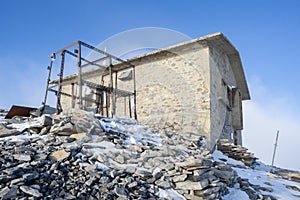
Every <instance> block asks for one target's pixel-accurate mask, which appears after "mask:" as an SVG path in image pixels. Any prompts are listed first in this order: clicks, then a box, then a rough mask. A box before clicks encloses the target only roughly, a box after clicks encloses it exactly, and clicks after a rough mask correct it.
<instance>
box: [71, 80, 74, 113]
mask: <svg viewBox="0 0 300 200" xmlns="http://www.w3.org/2000/svg"><path fill="white" fill-rule="evenodd" d="M74 85H75V84H74V83H71V86H72V102H71V103H72V108H74V107H75V88H74Z"/></svg>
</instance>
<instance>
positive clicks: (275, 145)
mask: <svg viewBox="0 0 300 200" xmlns="http://www.w3.org/2000/svg"><path fill="white" fill-rule="evenodd" d="M278 137H279V131H277V133H276V140H275V144H274V152H273V157H272V165H271V169H270V173H272V172H273V166H274V160H275V153H276V148H277V143H278Z"/></svg>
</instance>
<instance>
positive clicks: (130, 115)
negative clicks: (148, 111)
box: [128, 96, 132, 118]
mask: <svg viewBox="0 0 300 200" xmlns="http://www.w3.org/2000/svg"><path fill="white" fill-rule="evenodd" d="M128 103H129V105H128V107H129V117H130V118H131V117H132V114H131V96H129V101H128Z"/></svg>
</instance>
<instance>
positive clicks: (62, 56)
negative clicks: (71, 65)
mask: <svg viewBox="0 0 300 200" xmlns="http://www.w3.org/2000/svg"><path fill="white" fill-rule="evenodd" d="M64 64H65V51H63V52H61V61H60V72H59V74H58V76H59V81H58V90H57V94H56V97H57V99H56V114H59V113H60V112H61V111H62V107H61V102H60V99H61V90H62V81H63V73H64Z"/></svg>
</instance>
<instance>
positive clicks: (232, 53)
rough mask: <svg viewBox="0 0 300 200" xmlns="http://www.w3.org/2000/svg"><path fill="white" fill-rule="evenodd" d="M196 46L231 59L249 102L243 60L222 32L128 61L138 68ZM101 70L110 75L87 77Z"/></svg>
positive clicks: (120, 66)
mask: <svg viewBox="0 0 300 200" xmlns="http://www.w3.org/2000/svg"><path fill="white" fill-rule="evenodd" d="M194 44H199V45H200V46H209V47H216V48H219V49H221V50H222V51H223V52H224V53H225V54H226V55H227V56H228V59H229V62H230V64H231V67H232V71H233V73H234V76H235V79H236V82H237V86H238V87H239V89H240V92H241V95H242V100H249V99H250V93H249V89H248V85H247V81H246V77H245V73H244V69H243V66H242V62H241V58H240V55H239V52H238V51H237V50H236V48H235V47H234V46H233V45H232V44H231V43H230V41H229V40H228V39H227V38H226V37H225V36H224V35H223V34H222V33H221V32H217V33H214V34H210V35H206V36H203V37H199V38H196V39H193V40H189V41H186V42H182V43H179V44H176V45H173V46H170V47H167V48H162V49H159V50H156V51H153V52H150V53H146V54H142V55H139V56H136V57H133V58H130V59H127V60H126V61H127V62H129V63H131V64H133V65H135V66H138V65H139V64H140V63H143V62H144V61H145V58H147V61H148V62H149V61H151V59H150V58H151V57H157V56H158V55H162V54H163V55H170V54H174V53H172V52H176V50H177V49H178V50H179V49H181V48H185V47H187V46H190V45H194ZM128 68H131V67H130V66H128V65H125V64H124V63H122V62H117V63H114V64H113V70H115V71H121V70H126V69H128ZM97 70H98V71H99V70H101V71H102V72H101V74H102V75H107V74H109V71H108V70H104V72H103V69H99V68H95V69H92V70H90V71H87V72H85V75H89V74H95V72H96V71H97ZM76 77H77V76H76V75H71V76H68V77H65V78H64V80H65V81H68V80H74V79H75V78H76Z"/></svg>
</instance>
